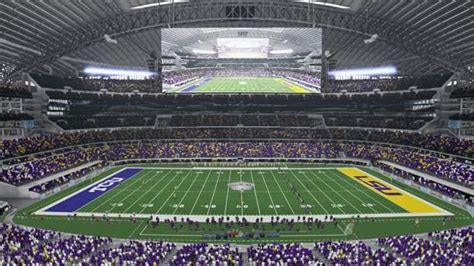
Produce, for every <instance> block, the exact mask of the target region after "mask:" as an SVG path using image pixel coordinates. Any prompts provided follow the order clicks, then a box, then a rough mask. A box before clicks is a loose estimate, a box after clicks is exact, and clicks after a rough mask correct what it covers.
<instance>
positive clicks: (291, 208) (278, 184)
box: [270, 171, 296, 215]
mask: <svg viewBox="0 0 474 266" xmlns="http://www.w3.org/2000/svg"><path fill="white" fill-rule="evenodd" d="M270 173H271V174H272V176H273V179H274V180H275V182H276V183H277V186H278V188H279V189H280V191H281V194H283V197H284V198H285V200H286V203H288V206H289V207H290V210H291V212H292V213H293V215H296V213H295V211H294V210H293V207H291V204H290V202H289V201H288V198H287V197H286V195H285V193H283V190H282V189H281V187H280V183H278V181H277V179H276V177H275V174H273V171H270Z"/></svg>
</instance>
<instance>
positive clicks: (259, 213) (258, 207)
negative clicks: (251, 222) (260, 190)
mask: <svg viewBox="0 0 474 266" xmlns="http://www.w3.org/2000/svg"><path fill="white" fill-rule="evenodd" d="M250 177H251V178H252V183H253V184H254V188H253V192H254V193H255V200H256V201H257V210H258V215H262V213H261V212H260V204H259V203H258V197H257V189H256V188H255V181H254V180H253V171H252V170H250Z"/></svg>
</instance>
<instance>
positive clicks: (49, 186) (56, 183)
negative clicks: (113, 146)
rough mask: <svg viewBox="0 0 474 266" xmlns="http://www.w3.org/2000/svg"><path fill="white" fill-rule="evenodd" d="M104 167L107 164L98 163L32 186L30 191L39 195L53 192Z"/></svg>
mask: <svg viewBox="0 0 474 266" xmlns="http://www.w3.org/2000/svg"><path fill="white" fill-rule="evenodd" d="M104 165H105V163H96V164H94V165H91V166H89V167H87V168H82V169H79V170H76V171H73V172H71V173H68V174H65V175H61V176H60V177H58V178H55V179H51V180H49V181H46V182H43V183H40V184H37V185H35V186H32V187H30V188H29V190H30V191H33V192H36V193H39V194H42V193H44V192H46V191H50V190H53V189H55V188H57V187H60V186H62V185H64V184H68V183H69V182H70V181H71V180H76V179H79V178H82V177H84V176H86V175H87V174H89V173H92V172H94V171H95V170H98V169H100V168H102V167H103V166H104Z"/></svg>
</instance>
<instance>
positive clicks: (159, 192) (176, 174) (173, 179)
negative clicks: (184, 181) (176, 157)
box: [140, 171, 191, 213]
mask: <svg viewBox="0 0 474 266" xmlns="http://www.w3.org/2000/svg"><path fill="white" fill-rule="evenodd" d="M189 172H191V171H189ZM170 173H171V171H170ZM174 173H175V174H174V177H173V178H170V181H168V183H166V185H165V186H164V187H163V188H162V189H161V190H160V191H158V193H157V194H156V195H155V196H154V197H153V199H152V200H151V201H150V202H149V203H151V202H153V201H155V199H156V198H158V196H159V195H160V194H161V192H163V191H164V190H165V188H167V187H168V186H169V185H170V184H171V183H172V182H173V181H175V180H176V177H177V176H178V175H179V174H180V172H174ZM181 173H182V172H181ZM162 206H163V205H162ZM142 212H143V209H142V210H141V211H140V213H142Z"/></svg>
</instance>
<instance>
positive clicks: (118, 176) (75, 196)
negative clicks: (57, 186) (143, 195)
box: [35, 168, 143, 215]
mask: <svg viewBox="0 0 474 266" xmlns="http://www.w3.org/2000/svg"><path fill="white" fill-rule="evenodd" d="M142 170H143V169H141V168H124V169H122V170H120V171H118V172H115V173H113V174H111V175H109V176H107V177H105V178H103V179H101V180H99V181H97V182H95V183H93V184H91V185H89V186H86V187H85V188H83V189H80V190H78V191H76V192H74V193H72V194H71V195H69V196H66V197H64V198H62V199H60V200H59V201H56V202H54V203H52V204H50V205H48V206H46V207H44V208H42V209H40V210H38V211H36V212H35V214H39V215H54V214H55V213H61V214H62V215H64V214H66V215H67V214H71V213H74V212H75V211H77V210H79V209H80V208H82V207H84V206H85V205H87V204H88V203H90V202H92V201H94V200H95V199H97V198H98V197H100V196H102V195H103V194H105V193H106V192H108V191H110V190H112V189H113V188H115V187H116V186H118V185H120V184H121V183H122V182H124V181H126V180H128V179H130V178H131V177H133V176H135V175H136V174H138V173H139V172H141V171H142Z"/></svg>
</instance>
